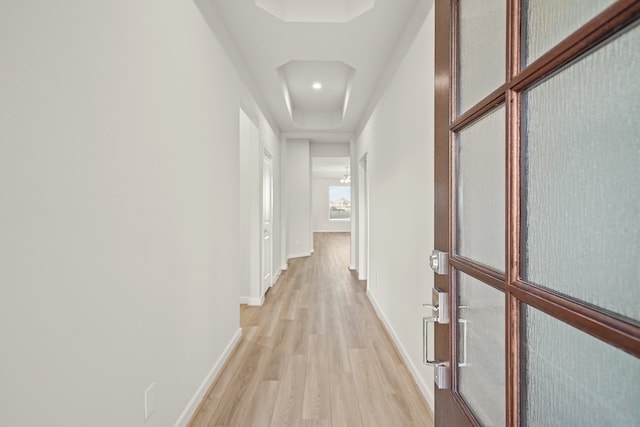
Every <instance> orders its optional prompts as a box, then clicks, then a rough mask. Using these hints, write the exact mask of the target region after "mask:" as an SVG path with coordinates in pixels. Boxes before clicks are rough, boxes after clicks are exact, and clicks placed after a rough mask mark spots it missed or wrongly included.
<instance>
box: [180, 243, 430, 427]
mask: <svg viewBox="0 0 640 427" xmlns="http://www.w3.org/2000/svg"><path fill="white" fill-rule="evenodd" d="M314 246H315V253H314V254H313V255H312V256H310V257H305V258H297V259H293V260H290V262H289V268H288V269H287V270H286V271H284V272H283V273H282V274H281V276H280V278H279V280H278V282H277V284H276V285H275V286H274V287H273V288H271V290H270V291H269V292H268V293H267V295H266V299H265V303H264V305H263V306H262V307H252V306H246V305H243V306H241V307H240V323H241V326H242V339H241V340H240V342H239V344H238V345H237V346H236V348H235V349H234V351H233V352H232V356H231V357H230V359H229V361H228V362H227V363H226V364H225V367H224V368H223V369H222V371H221V372H220V374H219V375H218V377H217V378H216V380H215V382H214V384H213V386H212V387H211V389H210V390H209V392H208V394H207V395H206V396H205V397H204V399H203V401H202V403H201V404H200V406H199V409H198V411H197V412H196V413H195V414H194V416H193V418H192V421H191V423H190V426H191V427H218V426H223V427H231V426H233V427H245V426H267V425H271V426H277V427H283V426H319V427H334V426H335V427H338V426H345V427H372V426H385V427H389V426H426V427H432V426H433V415H432V413H431V411H430V409H429V407H428V405H427V403H426V402H425V400H424V398H423V396H422V394H421V392H420V389H419V388H418V386H417V385H416V383H415V381H414V380H413V377H412V376H411V374H410V373H409V370H408V369H407V367H406V366H405V364H404V362H403V359H402V357H401V356H400V353H399V352H398V350H397V349H396V348H395V346H394V344H393V342H392V340H391V338H390V337H389V335H388V334H387V332H386V330H385V329H384V326H383V325H382V323H381V322H380V320H379V319H378V318H377V315H376V313H375V310H374V309H373V307H372V306H371V304H370V303H369V300H368V297H367V295H366V283H365V282H364V281H360V280H358V279H357V275H356V274H354V273H353V272H351V271H349V270H348V266H349V234H348V233H316V234H315V236H314Z"/></svg>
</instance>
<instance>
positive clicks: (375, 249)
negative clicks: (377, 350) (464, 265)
mask: <svg viewBox="0 0 640 427" xmlns="http://www.w3.org/2000/svg"><path fill="white" fill-rule="evenodd" d="M433 34H434V16H433V9H431V11H430V12H429V14H428V16H427V20H426V22H425V23H424V24H423V26H422V28H421V29H420V31H419V33H418V34H417V36H416V39H415V40H414V42H413V44H412V46H411V47H410V49H409V50H408V52H407V54H406V56H405V58H404V59H403V60H402V63H401V64H400V66H399V68H398V71H397V74H396V75H395V76H394V78H393V79H392V81H391V82H390V84H389V86H388V88H387V90H386V92H385V93H384V95H383V96H382V98H381V99H380V102H379V104H378V105H377V107H376V109H375V111H374V113H373V115H372V116H371V118H370V120H369V121H368V123H367V125H366V127H365V128H364V130H363V132H362V133H361V134H360V135H359V137H358V156H357V157H358V159H359V158H361V156H362V155H363V154H364V153H368V156H367V173H368V178H369V184H370V186H369V206H370V211H369V220H370V224H369V229H370V236H369V238H370V242H369V248H370V254H369V255H370V264H369V277H368V287H369V288H368V291H369V293H370V297H371V298H372V300H373V301H374V304H375V305H376V306H377V309H378V310H379V312H380V313H381V315H382V317H383V318H384V319H385V321H386V322H387V325H388V327H389V328H390V330H391V331H392V334H393V335H394V338H395V339H396V341H397V343H398V344H399V346H400V348H401V351H402V352H403V355H404V356H405V358H406V359H407V360H408V362H409V364H410V368H411V369H412V370H413V372H414V374H415V375H416V377H417V378H416V379H417V381H418V383H419V385H420V386H421V388H422V390H423V392H424V393H425V395H426V396H427V399H428V401H429V402H430V404H431V405H433V373H432V370H431V368H428V367H425V366H424V365H423V364H422V322H421V320H422V317H423V316H424V315H425V314H426V311H425V309H423V307H422V306H421V304H422V303H425V302H429V301H430V300H431V288H432V286H433V273H432V272H431V271H430V270H429V268H428V267H427V265H428V262H427V259H428V255H429V253H430V252H431V249H432V246H433V132H434V129H433V114H434V111H433V85H434V79H433V68H434V62H433V55H434V49H433ZM432 407H433V406H432Z"/></svg>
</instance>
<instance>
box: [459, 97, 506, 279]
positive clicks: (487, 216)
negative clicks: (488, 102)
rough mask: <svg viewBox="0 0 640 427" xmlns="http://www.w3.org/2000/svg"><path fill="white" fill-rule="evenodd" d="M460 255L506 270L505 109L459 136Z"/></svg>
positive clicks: (500, 109) (482, 120) (475, 124)
mask: <svg viewBox="0 0 640 427" xmlns="http://www.w3.org/2000/svg"><path fill="white" fill-rule="evenodd" d="M457 151H458V155H457V177H456V180H457V183H456V186H457V191H456V206H457V219H458V223H457V250H456V252H457V254H458V255H460V256H463V257H465V258H468V259H470V260H473V261H476V262H478V263H480V264H484V265H486V266H488V267H491V268H493V269H494V270H497V271H500V272H502V271H504V257H505V253H504V245H505V237H504V236H505V234H504V233H505V217H504V215H505V214H504V212H505V196H504V195H505V109H504V106H501V107H500V108H498V109H496V110H494V111H492V112H491V113H489V114H488V115H486V116H485V117H483V118H482V119H480V120H479V121H478V122H476V123H474V124H472V125H471V126H469V127H468V128H466V129H464V130H462V131H461V132H459V133H458V136H457Z"/></svg>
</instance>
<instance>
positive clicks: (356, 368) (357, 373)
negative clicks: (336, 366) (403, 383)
mask: <svg viewBox="0 0 640 427" xmlns="http://www.w3.org/2000/svg"><path fill="white" fill-rule="evenodd" d="M349 356H350V357H351V368H352V369H353V378H354V382H355V385H356V393H357V395H358V405H359V407H360V414H361V415H362V422H363V424H364V425H365V426H367V427H373V426H380V427H389V426H392V425H394V424H395V422H396V421H397V420H394V419H393V418H390V412H389V407H388V406H387V401H386V396H385V393H384V392H383V391H382V386H381V385H380V381H379V379H378V375H377V372H376V367H375V364H374V363H373V361H372V360H371V358H372V356H371V355H370V354H369V350H367V349H351V350H349Z"/></svg>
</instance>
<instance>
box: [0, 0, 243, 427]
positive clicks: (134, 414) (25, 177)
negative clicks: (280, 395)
mask: <svg viewBox="0 0 640 427" xmlns="http://www.w3.org/2000/svg"><path fill="white" fill-rule="evenodd" d="M0 74H1V78H0V99H2V101H1V102H0V195H1V196H0V200H2V202H1V203H2V209H0V236H2V237H1V238H0V343H1V348H2V349H1V351H0V379H1V380H0V425H3V426H5V425H6V426H18V425H19V426H42V425H47V426H65V427H67V426H72V427H73V426H89V425H90V426H94V427H99V426H109V427H110V426H142V425H145V426H171V425H173V424H174V423H175V422H176V421H177V420H178V419H179V417H180V414H181V413H182V411H183V410H184V409H185V408H186V407H187V405H188V403H189V402H190V399H192V398H193V397H194V395H195V394H196V392H197V391H198V387H200V386H201V385H203V380H205V379H207V378H211V377H212V374H213V373H215V370H212V369H213V368H214V367H215V363H216V361H218V360H220V358H221V357H222V356H224V351H225V349H226V348H227V346H228V345H229V344H231V343H232V342H233V339H234V337H237V335H236V334H237V332H238V331H239V315H238V305H237V303H238V297H239V276H238V271H239V247H238V239H237V237H238V229H239V220H238V217H237V212H238V205H239V198H238V190H239V182H238V169H237V168H238V128H239V125H238V109H239V101H238V97H239V94H238V92H239V88H238V85H239V83H238V81H237V76H236V72H235V70H234V69H233V68H232V66H231V64H230V63H229V61H228V60H227V59H226V56H225V54H224V53H223V51H222V50H221V48H220V46H219V44H218V43H217V42H216V41H215V40H214V38H213V37H212V35H211V33H210V30H209V28H207V26H206V25H205V22H204V21H203V19H202V17H201V15H200V13H199V11H198V9H197V8H196V6H195V5H194V3H193V2H191V1H169V0H156V1H153V2H131V1H129V0H110V1H106V2H87V1H83V0H60V1H55V2H43V1H37V2H36V1H32V0H23V1H13V2H6V1H5V2H3V3H2V6H0ZM222 202H223V203H224V204H225V206H226V207H225V208H222V207H221V203H222ZM208 375H209V377H208ZM152 381H155V382H156V384H157V386H156V387H157V401H156V410H155V413H154V414H153V415H152V417H151V418H150V419H149V421H148V422H147V423H146V424H145V422H144V420H143V391H144V390H145V388H146V387H147V386H148V385H149V384H150V383H151V382H152ZM201 391H204V390H201ZM196 397H197V396H196ZM195 402H196V403H197V401H195ZM183 421H184V419H183Z"/></svg>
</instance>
